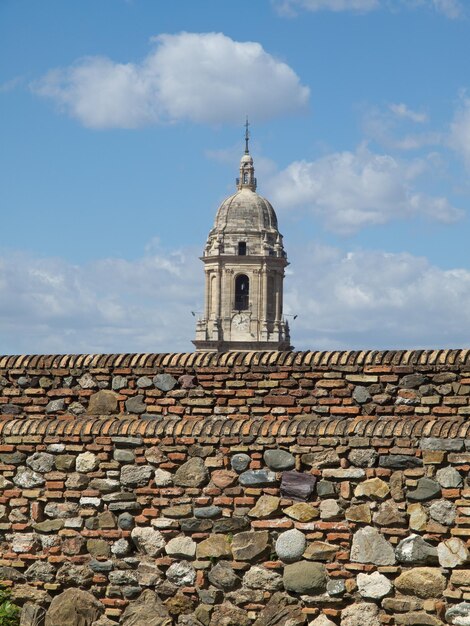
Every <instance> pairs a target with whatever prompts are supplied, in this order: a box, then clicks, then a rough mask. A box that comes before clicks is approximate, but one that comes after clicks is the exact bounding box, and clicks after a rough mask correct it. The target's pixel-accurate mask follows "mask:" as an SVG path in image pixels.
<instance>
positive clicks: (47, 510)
mask: <svg viewBox="0 0 470 626" xmlns="http://www.w3.org/2000/svg"><path fill="white" fill-rule="evenodd" d="M78 511H79V506H78V504H77V503H76V502H48V503H47V504H46V506H45V507H44V515H46V516H47V517H51V518H52V519H53V520H55V519H67V518H70V517H75V516H76V515H77V514H78Z"/></svg>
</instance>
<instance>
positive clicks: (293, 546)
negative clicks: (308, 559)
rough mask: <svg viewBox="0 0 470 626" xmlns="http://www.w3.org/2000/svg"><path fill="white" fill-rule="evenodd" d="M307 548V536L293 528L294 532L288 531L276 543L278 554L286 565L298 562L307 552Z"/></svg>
mask: <svg viewBox="0 0 470 626" xmlns="http://www.w3.org/2000/svg"><path fill="white" fill-rule="evenodd" d="M306 547H307V539H306V538H305V535H304V534H303V533H302V532H300V530H297V529H296V528H293V529H292V530H286V531H285V532H283V533H281V534H280V535H279V537H278V538H277V541H276V546H275V550H276V554H277V556H278V558H279V559H280V560H281V561H284V563H291V562H292V561H297V560H298V559H299V558H300V557H301V556H302V554H303V553H304V552H305V548H306Z"/></svg>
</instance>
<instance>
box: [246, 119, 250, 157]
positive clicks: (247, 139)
mask: <svg viewBox="0 0 470 626" xmlns="http://www.w3.org/2000/svg"><path fill="white" fill-rule="evenodd" d="M249 125H250V124H249V122H248V115H247V116H246V122H245V154H250V150H249V148H248V142H249V140H250V131H249V130H248V127H249Z"/></svg>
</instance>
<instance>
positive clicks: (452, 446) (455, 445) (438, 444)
mask: <svg viewBox="0 0 470 626" xmlns="http://www.w3.org/2000/svg"><path fill="white" fill-rule="evenodd" d="M463 447H464V440H463V439H450V438H442V439H440V438H437V437H423V438H422V439H421V442H420V448H421V450H447V451H450V452H459V451H460V450H463Z"/></svg>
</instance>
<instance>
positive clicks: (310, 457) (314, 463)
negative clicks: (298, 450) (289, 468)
mask: <svg viewBox="0 0 470 626" xmlns="http://www.w3.org/2000/svg"><path fill="white" fill-rule="evenodd" d="M300 460H301V461H302V463H303V464H304V465H309V466H310V467H315V468H316V469H320V468H323V467H336V466H337V465H339V462H340V458H339V456H338V453H337V452H336V450H334V449H331V448H327V449H326V450H319V451H318V452H307V453H305V454H302V456H301V457H300Z"/></svg>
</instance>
